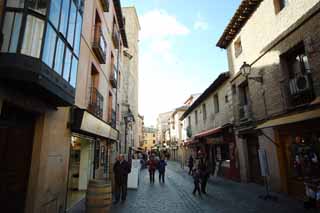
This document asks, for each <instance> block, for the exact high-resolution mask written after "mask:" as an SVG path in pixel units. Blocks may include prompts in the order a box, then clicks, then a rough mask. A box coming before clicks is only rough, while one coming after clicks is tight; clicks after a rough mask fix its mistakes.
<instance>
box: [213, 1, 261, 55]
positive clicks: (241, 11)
mask: <svg viewBox="0 0 320 213" xmlns="http://www.w3.org/2000/svg"><path fill="white" fill-rule="evenodd" d="M262 1H263V0H243V1H242V2H241V4H240V6H239V7H238V9H237V11H236V12H235V14H234V15H233V17H232V18H231V20H230V22H229V24H228V25H227V27H226V28H225V30H224V32H223V34H222V36H221V37H220V39H219V41H218V43H217V44H216V46H217V47H220V48H223V49H226V48H227V47H228V46H229V44H230V43H231V42H232V40H233V39H234V38H235V37H236V36H237V35H238V33H239V32H240V30H241V29H242V27H243V26H244V25H245V24H246V22H247V21H248V20H249V19H250V17H251V16H252V14H253V13H254V12H255V11H256V9H257V8H258V7H259V5H260V3H261V2H262Z"/></svg>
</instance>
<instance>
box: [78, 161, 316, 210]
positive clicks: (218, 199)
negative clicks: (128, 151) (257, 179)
mask: <svg viewBox="0 0 320 213" xmlns="http://www.w3.org/2000/svg"><path fill="white" fill-rule="evenodd" d="M192 190H193V182H192V177H191V176H189V175H188V173H187V171H186V170H182V169H181V167H180V165H179V164H178V163H176V162H172V161H171V162H169V163H168V168H167V171H166V182H165V184H159V182H158V178H156V179H155V183H154V184H150V183H149V176H148V172H147V169H145V170H142V172H141V174H140V183H139V189H138V190H128V197H127V201H126V202H125V203H119V204H117V205H114V206H113V207H112V208H111V212H112V213H134V212H140V213H144V212H148V213H156V212H166V213H169V212H170V213H180V212H181V213H182V212H190V213H191V212H192V213H193V212H195V213H197V212H215V213H249V212H259V213H264V212H265V213H267V212H268V213H270V212H272V213H286V212H288V213H289V212H290V213H303V212H310V213H313V212H315V211H313V210H309V211H306V210H304V208H303V203H302V202H300V201H295V200H292V199H288V198H287V197H285V196H284V195H280V194H276V195H277V197H278V199H279V200H278V202H273V201H270V200H268V201H264V200H262V199H260V198H258V196H259V195H263V194H264V193H265V191H264V188H263V187H261V186H258V185H256V184H243V183H236V182H233V181H228V180H223V179H220V178H216V179H210V180H209V183H208V194H207V195H202V197H199V196H198V195H196V196H194V195H192ZM73 212H77V213H80V212H84V203H81V204H80V205H78V209H75V210H74V211H73Z"/></svg>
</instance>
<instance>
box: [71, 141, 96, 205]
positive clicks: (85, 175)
mask: <svg viewBox="0 0 320 213" xmlns="http://www.w3.org/2000/svg"><path fill="white" fill-rule="evenodd" d="M93 146H94V140H92V139H90V138H86V137H81V136H78V135H77V136H72V139H71V151H70V161H69V176H68V193H67V210H68V209H70V208H72V207H73V206H74V205H75V204H77V203H78V202H79V201H80V200H82V199H83V198H84V197H85V193H86V190H87V185H88V182H89V180H90V179H91V178H92V177H93V168H94V166H93V151H94V150H93Z"/></svg>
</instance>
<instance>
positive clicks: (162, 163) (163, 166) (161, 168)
mask: <svg viewBox="0 0 320 213" xmlns="http://www.w3.org/2000/svg"><path fill="white" fill-rule="evenodd" d="M166 166H167V162H166V161H165V160H164V158H163V157H162V158H161V160H160V161H159V163H158V171H159V183H161V181H162V183H164V174H165V172H166Z"/></svg>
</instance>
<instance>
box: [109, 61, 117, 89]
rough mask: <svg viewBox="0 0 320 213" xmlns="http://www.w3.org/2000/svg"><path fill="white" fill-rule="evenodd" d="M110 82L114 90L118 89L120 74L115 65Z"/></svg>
mask: <svg viewBox="0 0 320 213" xmlns="http://www.w3.org/2000/svg"><path fill="white" fill-rule="evenodd" d="M110 82H111V85H112V87H113V88H117V83H118V72H117V68H116V66H115V65H112V70H111V75H110Z"/></svg>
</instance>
